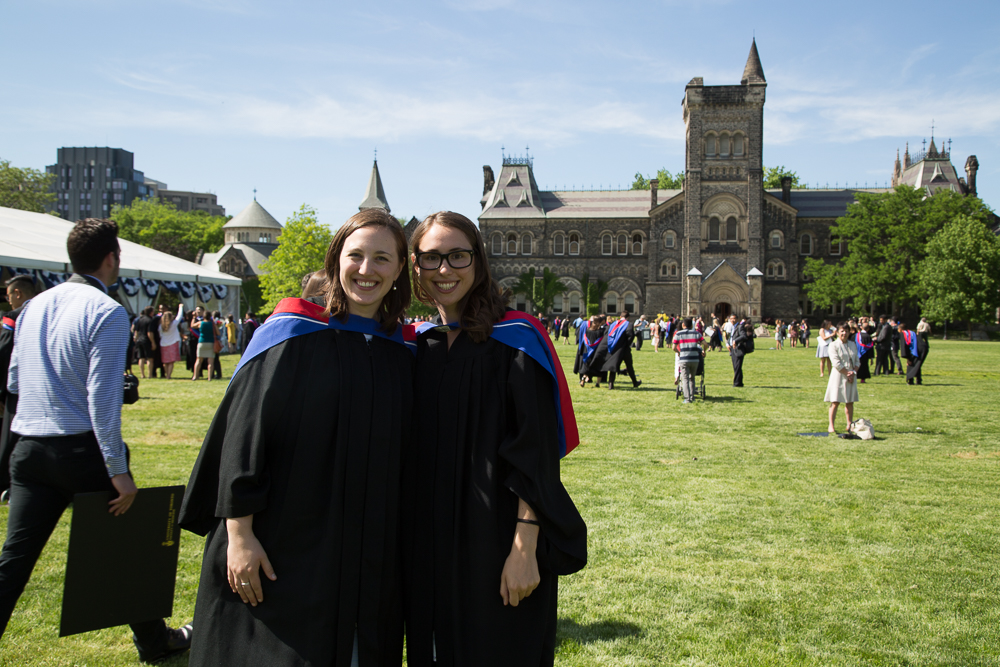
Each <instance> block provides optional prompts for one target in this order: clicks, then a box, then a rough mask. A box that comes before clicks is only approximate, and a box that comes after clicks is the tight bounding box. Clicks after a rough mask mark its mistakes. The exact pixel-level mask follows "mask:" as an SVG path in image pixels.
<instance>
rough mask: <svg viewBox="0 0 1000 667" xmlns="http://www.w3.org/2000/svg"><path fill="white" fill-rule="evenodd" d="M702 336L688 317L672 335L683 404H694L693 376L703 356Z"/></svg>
mask: <svg viewBox="0 0 1000 667" xmlns="http://www.w3.org/2000/svg"><path fill="white" fill-rule="evenodd" d="M702 340H703V339H702V335H701V334H700V333H699V332H698V330H697V329H695V328H694V323H693V322H692V321H691V318H690V317H685V318H684V319H683V321H682V322H681V330H680V331H678V332H677V333H676V334H674V352H676V353H677V354H678V355H679V363H680V367H679V369H678V370H679V371H680V373H679V375H680V382H681V390H682V391H683V392H684V402H685V403H694V391H695V390H694V376H695V374H696V373H697V372H698V363H699V362H700V361H701V359H702V357H704V356H705V351H704V350H702V348H701V343H702Z"/></svg>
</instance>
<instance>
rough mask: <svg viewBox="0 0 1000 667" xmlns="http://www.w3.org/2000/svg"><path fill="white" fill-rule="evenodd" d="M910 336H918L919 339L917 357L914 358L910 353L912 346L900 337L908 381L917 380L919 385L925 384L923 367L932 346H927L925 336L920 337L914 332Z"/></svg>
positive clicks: (900, 349) (901, 352) (900, 348)
mask: <svg viewBox="0 0 1000 667" xmlns="http://www.w3.org/2000/svg"><path fill="white" fill-rule="evenodd" d="M910 335H912V336H916V338H917V356H915V357H914V356H913V354H911V353H910V346H909V345H907V344H906V340H904V338H903V336H902V335H900V337H899V354H900V356H902V357H903V358H904V359H906V381H907V382H913V380H914V379H915V380H916V381H917V383H918V384H919V383H921V382H923V380H924V378H923V366H924V360H925V359H927V353H928V352H929V351H930V345H928V344H927V339H926V338H924V337H923V336H919V335H917V334H916V333H914V332H912V331H911V332H910Z"/></svg>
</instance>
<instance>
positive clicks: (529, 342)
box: [401, 211, 587, 667]
mask: <svg viewBox="0 0 1000 667" xmlns="http://www.w3.org/2000/svg"><path fill="white" fill-rule="evenodd" d="M410 242H411V245H412V248H411V252H412V254H411V260H412V263H413V277H414V279H415V283H414V290H415V293H416V295H417V298H418V299H420V301H421V302H423V303H425V304H427V305H431V306H434V307H435V308H437V311H438V314H439V315H440V317H441V325H442V326H439V327H429V328H428V330H426V331H423V332H422V333H421V335H419V337H418V339H417V371H416V382H417V385H416V386H417V387H418V388H419V390H418V391H417V392H416V393H415V395H414V404H413V407H414V415H413V416H414V424H413V428H412V432H413V434H414V441H413V442H412V443H411V447H409V448H408V449H407V450H405V456H406V459H405V460H404V464H403V496H402V503H401V506H402V508H403V519H402V521H401V525H402V526H403V568H404V577H403V582H404V599H405V600H406V612H405V615H406V633H407V635H406V651H407V664H408V665H410V666H411V667H431V666H432V665H433V664H435V661H436V664H443V665H452V666H453V667H491V666H493V665H496V666H500V665H503V666H507V665H540V664H552V661H553V658H554V652H555V639H556V636H555V631H556V610H557V603H558V593H557V579H558V575H563V574H571V573H573V572H576V571H577V570H579V569H581V568H582V567H583V566H584V564H585V563H586V561H587V527H586V525H585V524H584V522H583V519H582V518H581V517H580V514H579V512H577V509H576V507H575V506H574V504H573V500H572V499H571V498H570V497H569V494H568V493H567V492H566V489H565V488H564V487H563V485H562V481H561V480H560V478H559V459H560V455H561V454H562V453H563V452H565V451H566V450H568V449H571V448H572V446H573V445H575V444H576V443H575V441H573V442H571V441H572V440H573V438H574V437H575V434H576V423H575V419H574V418H573V416H572V406H571V405H569V402H568V398H564V394H561V393H560V392H559V391H558V390H556V391H554V386H555V387H558V386H565V378H564V377H563V376H562V367H561V366H560V365H559V363H558V358H557V357H556V363H555V366H556V368H552V367H551V364H549V365H548V366H546V365H545V364H543V363H542V362H539V361H538V359H539V358H540V357H538V356H535V355H534V354H532V352H535V351H536V350H543V353H542V355H543V356H542V357H541V358H542V359H543V361H544V360H545V358H544V354H545V353H544V350H545V349H549V350H550V351H551V355H552V357H555V351H554V350H553V349H552V348H551V341H549V339H548V336H547V335H546V334H545V333H544V330H543V329H541V324H540V323H538V321H537V320H535V319H534V318H532V317H530V316H529V315H526V314H524V313H518V312H515V311H508V310H507V307H506V305H507V301H508V299H509V297H510V294H509V292H507V291H505V290H501V288H500V286H499V285H498V284H497V283H496V281H495V280H493V277H492V276H491V275H490V267H489V264H488V262H487V261H486V257H485V256H484V250H483V248H484V246H483V240H482V237H481V236H480V234H479V230H478V229H476V226H475V225H474V224H473V223H472V221H471V220H469V219H468V218H466V217H464V216H462V215H459V214H457V213H451V212H447V211H445V212H441V213H435V214H434V215H432V216H430V217H428V218H427V219H426V220H424V221H423V222H422V223H420V224H419V225H418V226H417V228H416V229H415V230H414V232H413V237H412V238H411V241H410ZM470 248H471V249H470ZM511 332H522V335H523V338H522V339H519V340H517V341H516V342H514V341H512V338H511V337H510V333H511ZM536 332H537V333H536ZM542 339H544V340H542ZM546 346H548V347H546ZM550 358H551V357H550ZM560 381H561V383H562V385H560V384H559V382H560ZM567 393H568V390H567ZM570 433H571V434H572V435H567V434H570ZM536 554H537V555H536ZM470 563H472V564H475V566H474V567H470V566H469V564H470ZM529 596H530V597H529Z"/></svg>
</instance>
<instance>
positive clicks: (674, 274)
mask: <svg viewBox="0 0 1000 667" xmlns="http://www.w3.org/2000/svg"><path fill="white" fill-rule="evenodd" d="M678 274H680V269H678V268H677V262H670V277H671V278H676V277H677V276H678Z"/></svg>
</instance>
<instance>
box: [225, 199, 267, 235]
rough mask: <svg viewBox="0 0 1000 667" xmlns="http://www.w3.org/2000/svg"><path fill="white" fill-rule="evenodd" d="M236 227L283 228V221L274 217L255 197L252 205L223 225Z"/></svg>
mask: <svg viewBox="0 0 1000 667" xmlns="http://www.w3.org/2000/svg"><path fill="white" fill-rule="evenodd" d="M235 227H254V228H257V229H260V228H270V229H281V223H280V222H278V221H277V220H275V219H274V216H272V215H271V214H270V213H268V212H267V211H265V210H264V207H263V206H261V205H260V204H258V203H257V200H256V199H254V200H253V201H252V202H250V205H249V206H247V207H246V208H245V209H243V210H242V211H240V212H239V213H237V214H236V215H235V216H233V219H232V220H230V221H229V222H227V223H226V224H225V225H223V226H222V228H223V229H233V228H235Z"/></svg>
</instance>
